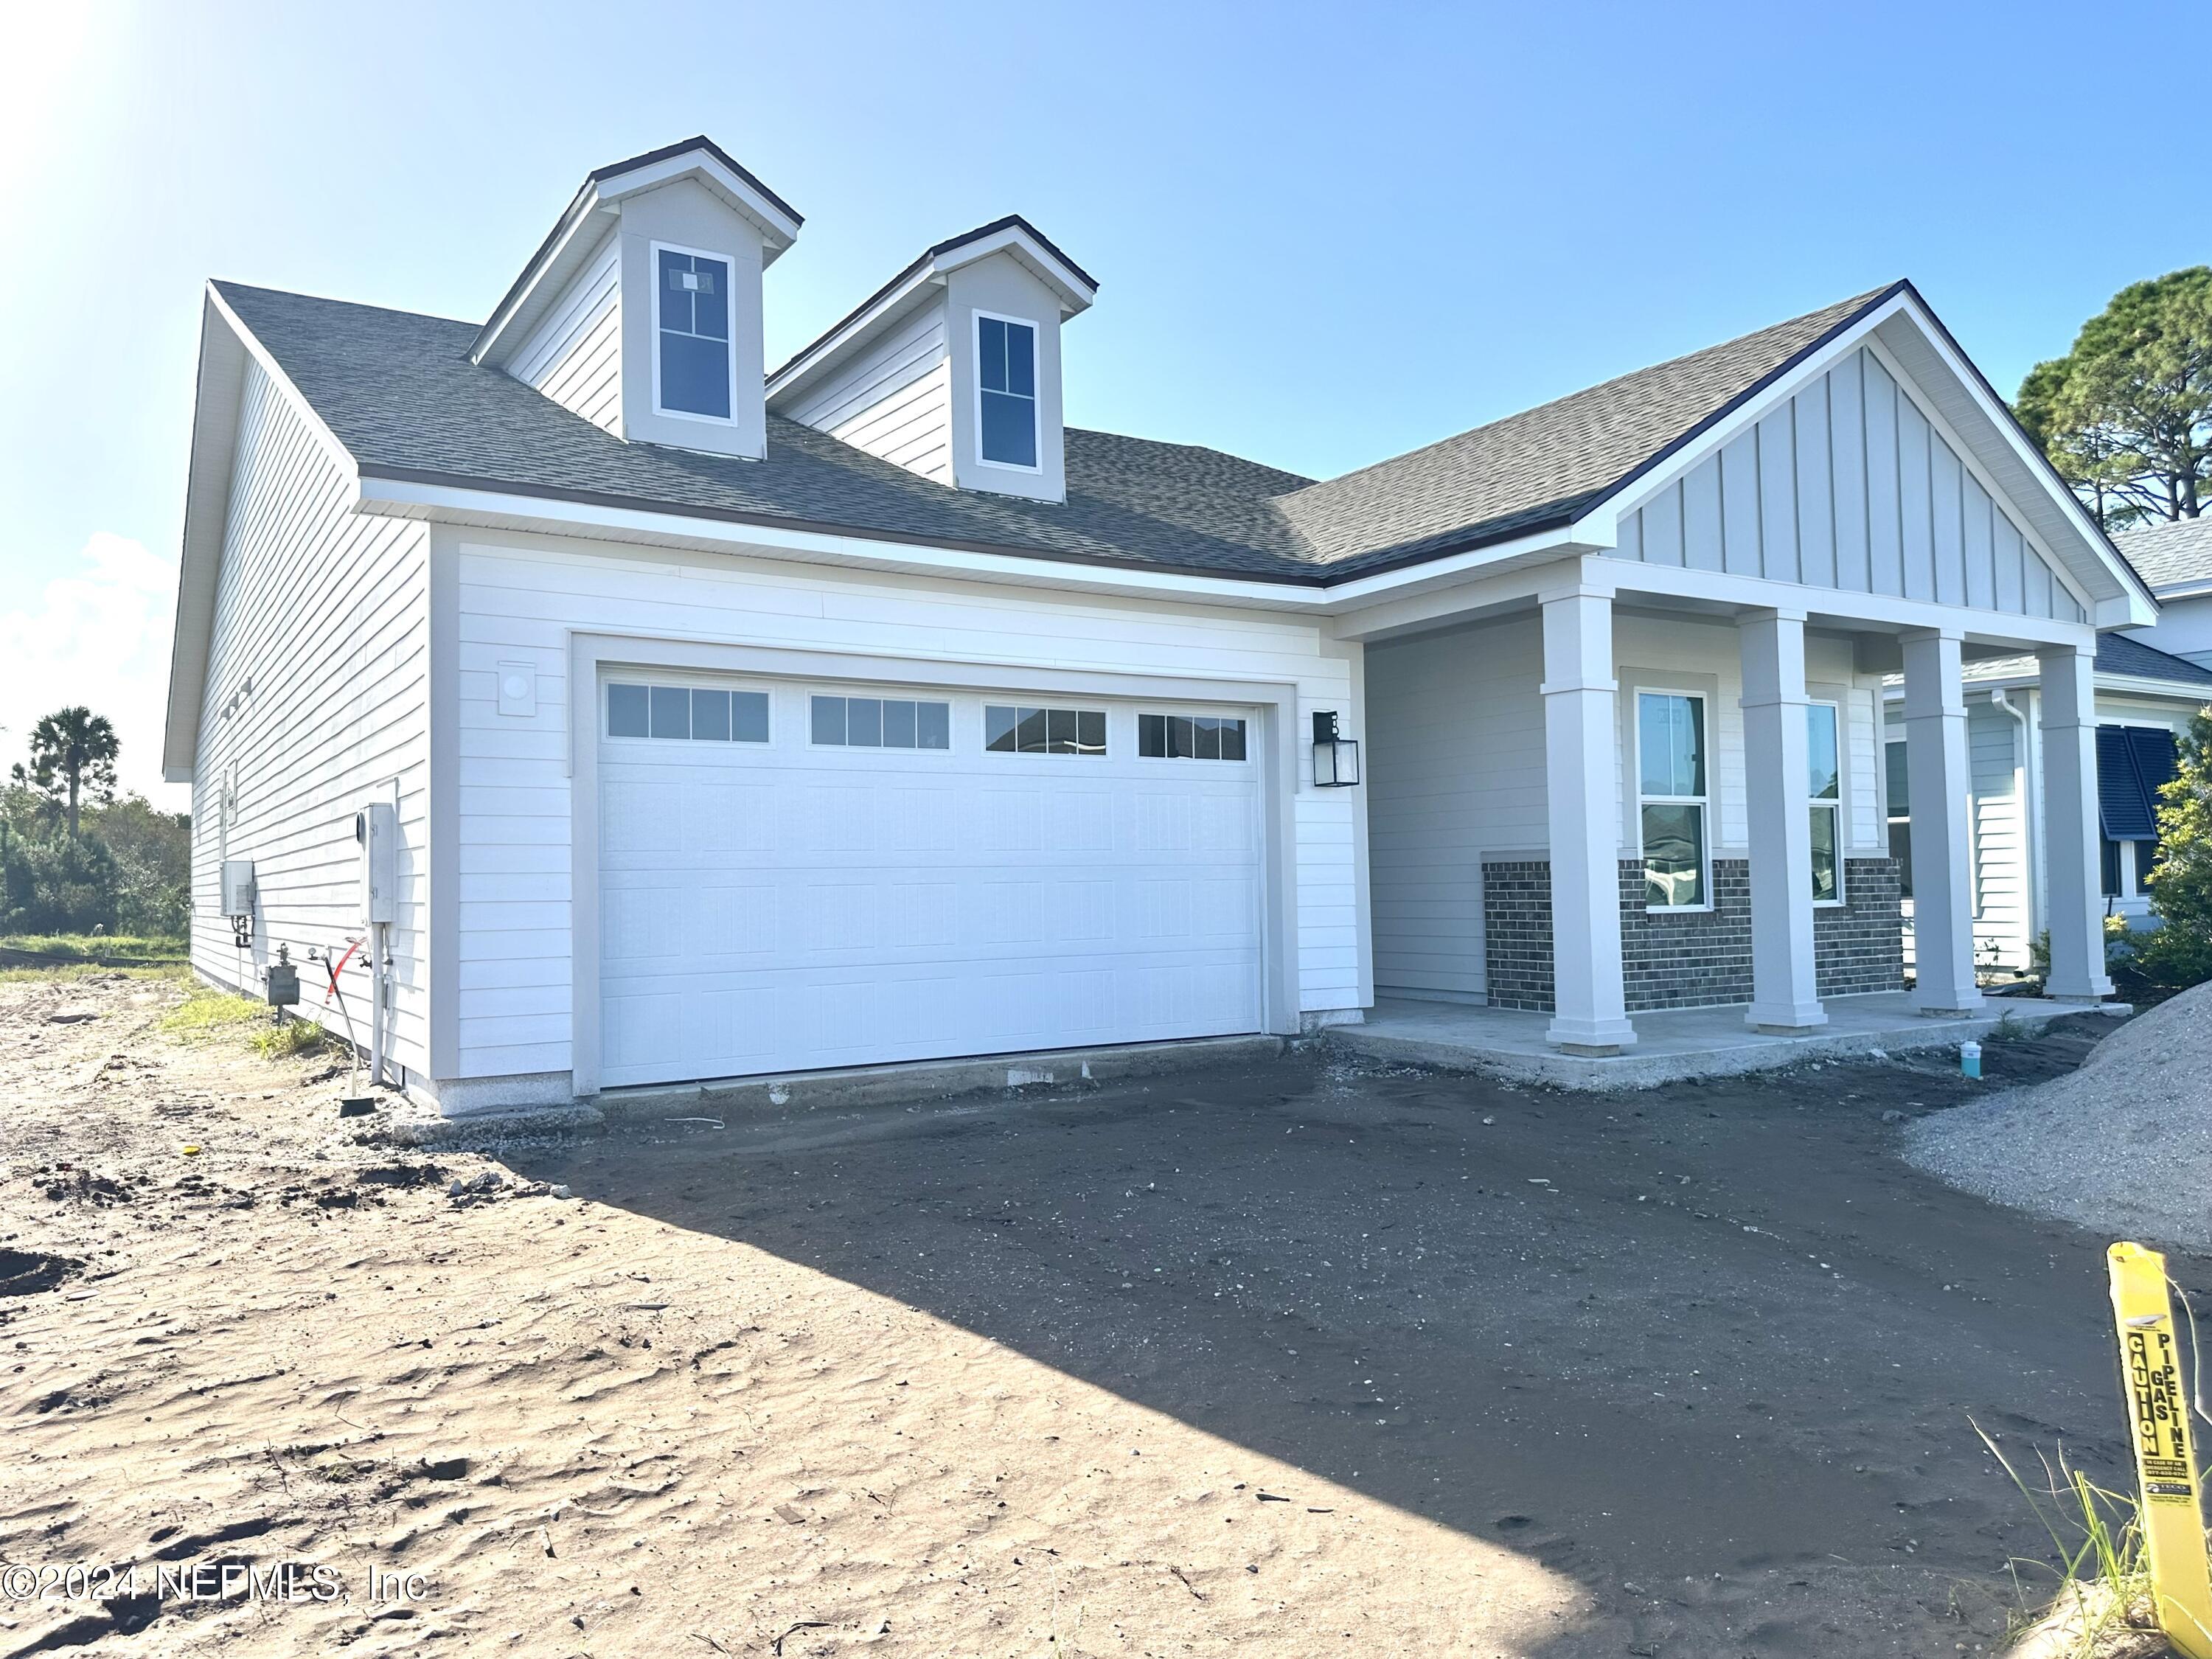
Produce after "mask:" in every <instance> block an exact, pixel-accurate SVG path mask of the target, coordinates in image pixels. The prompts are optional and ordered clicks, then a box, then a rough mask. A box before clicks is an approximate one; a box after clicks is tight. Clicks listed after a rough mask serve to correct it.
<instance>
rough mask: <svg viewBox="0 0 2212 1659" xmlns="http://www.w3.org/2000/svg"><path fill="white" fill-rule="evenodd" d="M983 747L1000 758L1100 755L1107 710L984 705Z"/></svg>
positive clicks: (997, 704)
mask: <svg viewBox="0 0 2212 1659" xmlns="http://www.w3.org/2000/svg"><path fill="white" fill-rule="evenodd" d="M983 747H984V748H985V749H987V750H989V751H991V752H992V753H993V754H999V755H1103V754H1104V753H1105V752H1106V711H1105V710H1104V709H1103V708H1014V707H1012V706H1011V705H1007V704H1000V703H986V704H985V705H984V706H983Z"/></svg>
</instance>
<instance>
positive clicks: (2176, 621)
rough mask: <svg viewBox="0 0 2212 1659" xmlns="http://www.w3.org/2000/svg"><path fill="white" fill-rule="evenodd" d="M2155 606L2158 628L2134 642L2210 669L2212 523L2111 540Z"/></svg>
mask: <svg viewBox="0 0 2212 1659" xmlns="http://www.w3.org/2000/svg"><path fill="white" fill-rule="evenodd" d="M2115 539H2116V540H2117V541H2118V543H2119V546H2120V550H2121V551H2122V552H2123V553H2124V554H2126V555H2127V557H2128V562H2129V563H2130V564H2131V565H2133V566H2134V567H2135V568H2136V574H2138V575H2140V576H2141V577H2142V579H2143V581H2144V583H2145V585H2147V586H2148V587H2149V589H2150V591H2151V592H2152V594H2153V595H2154V596H2155V597H2156V599H2157V600H2158V604H2159V614H2158V622H2157V623H2156V624H2155V625H2154V626H2153V627H2149V628H2142V629H2131V630H2130V631H2131V632H2132V633H2133V634H2134V635H2135V637H2136V638H2137V639H2139V640H2142V641H2146V642H2147V643H2148V644H2151V645H2154V646H2156V647H2159V649H2160V650H2161V651H2166V652H2170V653H2172V654H2173V655H2174V656H2177V657H2185V658H2187V659H2189V660H2190V661H2191V662H2193V663H2195V664H2196V665H2197V666H2198V667H2200V668H2212V519H2204V518H2197V519H2180V520H2176V521H2175V522H2173V523H2172V524H2160V525H2148V526H2144V527H2142V529H2139V530H2124V531H2122V532H2120V533H2119V535H2118V537H2117V538H2115Z"/></svg>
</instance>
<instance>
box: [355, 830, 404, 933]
mask: <svg viewBox="0 0 2212 1659" xmlns="http://www.w3.org/2000/svg"><path fill="white" fill-rule="evenodd" d="M353 836H354V839H355V840H356V841H357V842H360V843H361V919H362V921H367V922H379V921H398V920H399V809H398V807H396V806H394V805H392V803H391V802H390V801H372V802H371V803H370V804H369V805H367V806H364V807H362V810H361V811H359V812H356V814H355V815H354V820H353Z"/></svg>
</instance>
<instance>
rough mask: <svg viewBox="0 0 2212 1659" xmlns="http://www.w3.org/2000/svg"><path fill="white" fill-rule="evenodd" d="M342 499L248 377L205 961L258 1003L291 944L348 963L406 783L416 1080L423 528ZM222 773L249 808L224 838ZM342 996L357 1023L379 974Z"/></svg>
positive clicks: (198, 907) (422, 937)
mask: <svg viewBox="0 0 2212 1659" xmlns="http://www.w3.org/2000/svg"><path fill="white" fill-rule="evenodd" d="M346 497H347V489H346V485H345V483H344V480H343V478H342V477H341V476H340V474H339V472H338V471H337V467H336V466H334V465H332V464H331V460H330V459H329V458H328V456H327V454H326V453H325V451H324V450H323V449H322V448H321V447H320V446H319V444H318V442H317V441H316V440H315V438H314V436H313V434H312V433H311V432H310V431H309V430H308V428H307V426H306V424H305V422H302V421H301V418H300V416H298V415H297V414H296V412H295V410H293V409H292V407H291V406H290V405H289V404H288V403H287V402H286V401H285V400H284V398H283V396H282V394H281V393H279V392H277V390H276V387H275V386H273V385H272V384H271V383H270V380H268V378H267V377H266V376H265V375H264V374H263V373H262V372H261V371H260V370H259V369H258V368H255V369H253V370H252V371H251V372H250V374H249V380H248V384H247V386H246V395H245V397H244V398H243V400H242V405H241V410H240V417H239V443H238V454H237V459H236V463H235V465H234V472H233V478H232V485H231V499H230V520H229V524H228V529H227V531H226V533H225V537H224V542H223V551H222V572H221V575H220V577H219V579H218V586H217V592H216V619H215V625H214V629H213V633H212V636H211V640H210V654H209V663H208V674H207V690H206V693H205V705H204V709H203V713H202V718H201V722H200V732H201V737H200V744H199V750H198V753H197V757H196V758H195V765H194V774H193V782H192V965H193V967H194V968H195V969H196V970H197V971H198V972H199V973H200V974H201V975H204V976H205V977H207V978H209V979H211V980H214V981H217V982H218V983H221V984H225V985H229V986H233V987H239V988H241V989H243V990H245V991H246V992H247V994H257V995H258V994H259V987H260V981H261V975H262V971H263V969H265V968H266V966H267V964H268V963H270V961H271V960H273V959H274V957H275V954H276V946H277V945H289V947H290V949H291V953H292V958H293V960H294V961H295V963H297V962H302V961H304V959H305V957H306V952H307V950H308V948H310V947H311V946H312V947H315V948H319V949H326V950H331V951H336V952H338V953H343V951H344V950H345V948H346V944H347V941H349V939H356V938H358V937H360V936H361V935H362V933H365V932H366V928H365V927H364V926H363V924H362V921H361V899H360V892H361V886H360V867H361V866H360V854H359V852H358V849H357V848H356V843H355V841H354V836H353V818H354V814H355V812H356V811H358V810H359V809H360V807H361V806H362V805H363V804H364V803H366V802H367V801H368V800H370V799H392V793H393V786H394V783H395V781H396V783H397V787H398V802H399V820H400V839H401V843H402V850H401V855H400V905H399V919H398V923H397V924H396V925H395V927H394V928H393V930H392V949H393V953H394V957H395V963H394V977H395V981H396V983H397V987H398V989H397V1013H396V1020H395V1028H394V1042H393V1052H394V1054H396V1056H397V1057H398V1060H399V1061H400V1063H401V1064H402V1065H404V1066H408V1067H409V1068H410V1070H413V1071H415V1072H416V1073H422V1071H423V1070H424V1069H425V1066H426V1061H427V1058H428V1029H427V1019H428V994H427V988H426V970H427V963H428V952H427V931H426V930H427V927H428V868H429V862H428V851H427V849H428V810H427V809H428V787H429V758H428V754H429V751H428V738H429V720H428V691H427V685H428V678H427V676H428V616H429V611H428V562H427V549H428V532H427V531H426V530H425V529H424V528H423V526H421V525H419V524H416V523H413V522H411V521H409V520H395V519H380V518H368V517H360V516H356V515H355V514H353V513H349V512H348V511H347V510H346V507H345V501H346ZM249 681H250V682H251V684H252V690H250V691H248V690H246V686H247V684H248V682H249ZM234 698H235V699H236V702H235V703H233V702H232V700H233V699H234ZM226 708H229V709H230V711H231V712H229V713H228V714H225V713H224V710H225V709H226ZM227 778H228V779H234V799H235V802H236V810H235V812H234V815H233V817H232V818H231V821H230V823H228V826H226V825H225V823H224V821H223V819H224V814H223V811H222V791H223V785H224V781H225V780H226V779H227ZM225 856H228V857H230V858H233V859H250V860H252V861H253V864H254V866H255V876H256V879H257V882H258V887H259V908H260V914H259V915H258V925H257V927H256V930H255V935H254V940H253V944H252V947H251V949H250V950H249V951H246V952H241V951H239V950H238V949H237V948H236V947H235V946H234V945H233V943H232V938H231V931H230V926H229V924H228V921H225V920H224V919H223V917H222V915H221V914H220V910H221V903H220V885H219V883H220V871H219V866H220V864H221V861H222V859H223V858H224V857H225ZM358 961H359V958H358V957H356V964H357V963H358ZM317 979H318V975H317V970H315V969H305V970H303V971H302V973H301V986H302V990H303V994H304V1000H303V1005H302V1006H303V1011H304V1012H307V1013H309V1014H311V1015H313V1016H315V1017H317V1018H324V1019H325V1020H326V1021H327V1023H329V1024H331V1026H332V1027H333V1028H334V1029H337V1030H341V1031H343V1021H342V1020H341V1019H340V1018H339V1017H338V1014H337V1010H336V1008H335V1006H331V1007H330V1008H328V1009H327V1010H326V1009H325V1003H324V1000H323V998H322V996H321V994H320V993H319V991H318V990H317V989H316V988H315V987H316V984H317ZM342 983H343V988H344V991H345V995H346V1000H347V1004H348V1006H349V1008H350V1010H351V1011H352V1012H353V1014H354V1017H355V1018H356V1021H361V1020H362V1019H363V1018H364V1015H365V1011H366V1009H367V1007H368V977H367V975H366V974H365V973H364V972H362V970H361V969H360V968H359V967H358V966H357V965H356V966H355V967H353V968H350V969H349V970H348V972H347V975H346V976H345V979H344V981H342ZM361 1030H362V1036H363V1037H364V1038H365V1037H366V1035H367V1031H366V1025H365V1024H362V1027H361Z"/></svg>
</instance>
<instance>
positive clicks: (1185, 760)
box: [1107, 707, 1253, 766]
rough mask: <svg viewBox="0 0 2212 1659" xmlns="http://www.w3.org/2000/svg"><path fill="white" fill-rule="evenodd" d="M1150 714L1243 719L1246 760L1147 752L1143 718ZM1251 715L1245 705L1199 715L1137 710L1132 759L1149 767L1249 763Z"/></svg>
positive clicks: (1170, 710)
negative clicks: (1243, 707) (1244, 707)
mask: <svg viewBox="0 0 2212 1659" xmlns="http://www.w3.org/2000/svg"><path fill="white" fill-rule="evenodd" d="M1147 714H1164V715H1166V716H1168V717H1169V718H1170V719H1173V718H1175V717H1176V716H1181V717H1182V719H1184V720H1242V721H1243V722H1244V758H1243V760H1218V759H1217V760H1205V759H1202V758H1201V757H1199V756H1196V755H1147V754H1146V752H1145V727H1144V719H1145V716H1146V715H1147ZM1252 726H1253V720H1252V716H1251V715H1250V714H1249V713H1247V712H1246V711H1245V710H1243V709H1242V708H1233V709H1219V708H1217V709H1214V710H1212V711H1211V712H1209V713H1207V714H1198V713H1196V712H1194V710H1192V709H1191V708H1188V707H1185V708H1139V709H1137V710H1136V711H1135V714H1134V717H1133V720H1131V722H1130V726H1129V758H1130V759H1132V760H1133V761H1137V762H1139V763H1141V764H1143V765H1146V766H1249V765H1250V764H1251V763H1252ZM1107 746H1108V747H1109V749H1110V748H1111V747H1112V746H1113V743H1112V732H1111V729H1110V727H1109V732H1108V742H1107Z"/></svg>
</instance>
